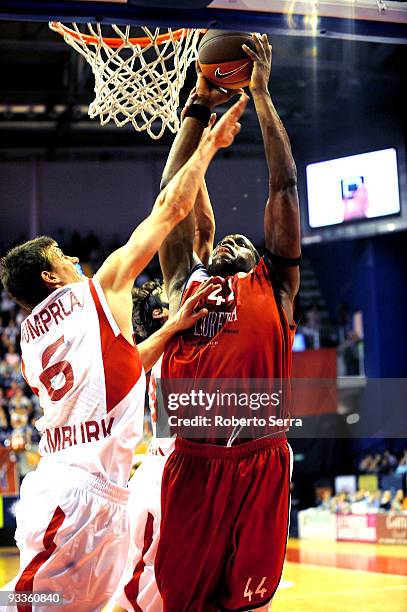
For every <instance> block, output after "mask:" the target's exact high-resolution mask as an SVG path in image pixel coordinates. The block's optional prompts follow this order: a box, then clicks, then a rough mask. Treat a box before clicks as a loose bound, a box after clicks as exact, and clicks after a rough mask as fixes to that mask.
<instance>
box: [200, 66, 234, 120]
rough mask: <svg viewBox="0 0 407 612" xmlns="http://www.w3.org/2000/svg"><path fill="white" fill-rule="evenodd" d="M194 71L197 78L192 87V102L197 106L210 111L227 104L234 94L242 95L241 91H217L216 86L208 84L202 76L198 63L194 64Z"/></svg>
mask: <svg viewBox="0 0 407 612" xmlns="http://www.w3.org/2000/svg"><path fill="white" fill-rule="evenodd" d="M196 71H197V75H198V78H197V81H196V85H195V87H194V89H195V98H194V100H193V101H194V102H196V103H197V104H204V105H205V106H208V107H209V108H211V109H212V108H215V106H219V105H220V104H225V103H226V102H229V100H230V99H231V98H233V96H235V95H236V94H241V93H243V89H233V90H232V89H219V88H218V87H216V85H213V84H212V83H210V82H209V81H208V80H207V79H205V77H204V75H203V74H202V71H201V69H200V67H199V64H198V62H197V64H196Z"/></svg>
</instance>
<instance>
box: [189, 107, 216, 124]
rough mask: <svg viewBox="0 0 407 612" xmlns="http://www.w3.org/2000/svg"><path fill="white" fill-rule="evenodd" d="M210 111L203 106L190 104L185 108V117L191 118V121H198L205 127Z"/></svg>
mask: <svg viewBox="0 0 407 612" xmlns="http://www.w3.org/2000/svg"><path fill="white" fill-rule="evenodd" d="M211 114H212V113H211V109H210V108H208V107H207V106H204V105H203V104H191V106H187V109H186V111H185V117H192V118H193V119H198V121H200V122H201V123H202V125H204V126H205V127H206V126H207V125H208V123H209V119H210V118H211Z"/></svg>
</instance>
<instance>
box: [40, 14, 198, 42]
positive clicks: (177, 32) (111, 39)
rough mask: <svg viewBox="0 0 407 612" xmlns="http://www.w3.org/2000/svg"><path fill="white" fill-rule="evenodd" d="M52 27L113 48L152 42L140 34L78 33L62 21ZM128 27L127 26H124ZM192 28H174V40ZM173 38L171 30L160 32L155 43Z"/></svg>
mask: <svg viewBox="0 0 407 612" xmlns="http://www.w3.org/2000/svg"><path fill="white" fill-rule="evenodd" d="M49 26H50V28H51V29H52V30H54V31H55V32H57V33H58V34H60V35H61V36H64V35H67V36H69V37H71V38H73V39H74V40H77V41H78V42H84V43H85V44H86V45H99V44H100V41H101V40H102V41H103V42H104V44H105V45H107V46H108V47H110V48H111V49H117V48H118V47H121V46H122V45H123V44H126V42H129V43H130V44H131V45H139V46H140V47H142V48H144V47H148V45H150V44H151V38H149V37H148V36H140V37H139V38H127V39H126V38H119V37H107V38H105V37H104V36H101V37H100V38H99V37H98V36H93V35H91V34H82V33H81V34H78V33H77V32H75V30H72V28H68V26H66V25H64V24H63V23H61V22H60V21H51V22H50V24H49ZM124 27H126V26H124ZM191 31H192V28H180V29H178V30H174V31H173V32H172V38H173V39H174V40H179V39H180V38H182V37H183V36H184V35H185V34H186V33H188V32H191ZM199 31H200V32H201V33H203V32H206V30H199ZM170 38H171V34H170V33H169V32H167V33H165V34H159V35H158V36H157V38H156V39H155V43H156V44H157V45H162V44H163V43H165V42H167V41H168V40H169V39H170Z"/></svg>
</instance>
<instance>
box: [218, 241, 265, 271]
mask: <svg viewBox="0 0 407 612" xmlns="http://www.w3.org/2000/svg"><path fill="white" fill-rule="evenodd" d="M259 259H260V256H259V253H258V252H257V250H256V249H255V247H254V246H253V244H252V243H251V242H250V240H249V239H248V238H246V236H243V235H242V234H231V235H229V236H225V238H223V239H222V240H221V241H220V242H218V244H217V245H216V247H215V249H214V250H213V251H212V257H211V261H210V264H209V266H208V272H209V273H210V274H211V275H213V276H229V275H231V274H236V273H237V272H250V270H252V269H253V268H254V266H255V265H256V263H257V262H258V261H259Z"/></svg>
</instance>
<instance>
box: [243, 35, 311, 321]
mask: <svg viewBox="0 0 407 612" xmlns="http://www.w3.org/2000/svg"><path fill="white" fill-rule="evenodd" d="M253 40H254V44H255V47H256V51H255V52H254V51H251V50H250V49H249V47H247V46H246V45H243V48H244V50H245V51H246V53H247V54H248V55H249V57H251V59H253V61H254V67H253V73H252V78H251V82H250V91H251V93H252V95H253V101H254V104H255V107H256V112H257V116H258V118H259V123H260V127H261V132H262V135H263V142H264V150H265V154H266V160H267V165H268V169H269V197H268V201H267V205H266V210H265V215H264V237H265V243H266V247H267V249H268V251H269V252H270V253H271V259H272V265H273V269H275V271H276V273H277V276H278V279H279V283H280V286H281V290H282V291H283V292H284V298H287V300H286V301H288V302H291V308H289V310H291V312H290V313H287V314H288V316H289V318H290V319H291V318H292V302H293V300H294V298H295V296H296V294H297V293H298V289H299V278H300V276H299V257H300V254H301V235H300V212H299V206H298V194H297V170H296V166H295V162H294V159H293V156H292V152H291V145H290V141H289V138H288V135H287V132H286V131H285V129H284V126H283V124H282V122H281V120H280V118H279V116H278V114H277V111H276V109H275V107H274V105H273V102H272V100H271V95H270V92H269V89H268V81H269V77H270V71H271V59H272V50H271V45H269V42H268V39H267V35H266V34H263V36H260V35H259V34H253Z"/></svg>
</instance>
